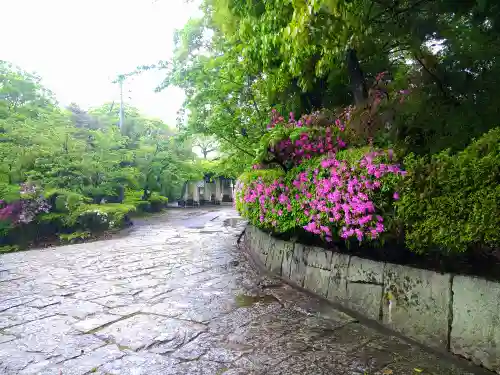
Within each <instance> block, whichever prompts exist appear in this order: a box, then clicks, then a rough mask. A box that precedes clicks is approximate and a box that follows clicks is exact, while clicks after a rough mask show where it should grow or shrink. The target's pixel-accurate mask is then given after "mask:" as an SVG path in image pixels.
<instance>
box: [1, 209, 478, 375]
mask: <svg viewBox="0 0 500 375" xmlns="http://www.w3.org/2000/svg"><path fill="white" fill-rule="evenodd" d="M235 217H236V213H235V212H234V211H233V210H232V209H231V208H219V209H198V210H190V209H185V210H171V211H169V212H168V213H167V214H165V215H162V216H159V217H156V218H154V219H149V220H147V221H146V222H145V223H144V224H143V225H140V226H138V227H137V228H134V229H133V230H132V231H131V232H130V233H129V234H128V235H126V236H123V237H120V238H115V239H111V240H106V241H100V242H93V243H88V244H79V245H70V246H62V247H57V248H51V249H43V250H32V251H27V252H20V253H14V254H6V255H3V256H0V374H1V375H10V374H16V375H17V374H23V375H24V374H41V375H47V374H55V375H69V374H71V375H73V374H74V375H77V374H78V375H83V374H113V375H115V374H116V375H139V374H144V375H156V374H162V375H168V374H207V375H222V374H224V375H243V374H269V375H271V374H273V375H274V374H276V375H280V374H283V375H284V374H300V375H308V374H314V375H316V374H370V375H371V374H384V375H389V374H394V375H406V374H411V375H416V374H436V375H445V374H474V373H476V372H475V371H474V370H470V369H469V370H464V369H463V368H462V369H461V368H459V367H457V364H455V363H454V364H452V363H451V362H448V361H446V360H444V359H439V358H438V357H436V356H434V355H432V354H428V353H426V352H424V351H423V350H422V349H420V348H418V347H416V346H414V345H410V344H407V343H405V342H403V341H402V340H400V339H398V338H395V337H389V336H387V335H384V334H382V333H379V332H377V331H375V330H373V329H371V328H368V327H365V326H363V325H361V324H360V323H358V322H357V321H356V320H355V319H354V318H351V317H350V316H348V315H346V314H344V313H342V312H339V311H336V310H334V309H333V308H332V307H331V306H329V305H326V304H325V303H323V302H321V301H318V300H315V299H314V298H311V297H309V296H308V295H306V294H304V293H302V292H299V291H296V290H294V289H292V288H291V287H289V286H288V285H284V284H282V283H281V282H280V281H279V280H273V279H270V278H269V277H265V276H262V275H259V273H258V272H257V271H256V270H254V269H253V268H252V266H251V264H250V263H249V262H248V261H247V260H246V258H245V256H244V255H243V254H242V252H241V250H239V249H238V248H237V247H236V240H237V237H238V236H239V234H240V233H241V231H242V228H243V224H244V223H243V222H239V221H237V220H234V219H232V218H235ZM228 224H230V225H228Z"/></svg>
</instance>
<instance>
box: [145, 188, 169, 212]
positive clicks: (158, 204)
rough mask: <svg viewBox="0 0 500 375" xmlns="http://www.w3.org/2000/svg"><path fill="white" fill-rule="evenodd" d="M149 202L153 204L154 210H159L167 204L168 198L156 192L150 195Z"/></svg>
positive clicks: (152, 208) (152, 209)
mask: <svg viewBox="0 0 500 375" xmlns="http://www.w3.org/2000/svg"><path fill="white" fill-rule="evenodd" d="M148 202H149V203H150V205H151V211H152V212H159V211H161V210H162V209H163V208H165V207H166V206H167V204H168V198H167V197H164V196H162V195H160V194H158V193H156V192H154V193H153V194H151V196H150V197H149V199H148Z"/></svg>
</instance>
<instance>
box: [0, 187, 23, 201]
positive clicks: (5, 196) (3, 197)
mask: <svg viewBox="0 0 500 375" xmlns="http://www.w3.org/2000/svg"><path fill="white" fill-rule="evenodd" d="M19 198H20V195H19V186H18V185H9V184H6V183H3V182H0V201H4V202H6V203H11V202H13V201H16V200H18V199H19Z"/></svg>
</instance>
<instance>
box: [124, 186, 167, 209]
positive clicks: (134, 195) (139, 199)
mask: <svg viewBox="0 0 500 375" xmlns="http://www.w3.org/2000/svg"><path fill="white" fill-rule="evenodd" d="M143 197H144V193H143V192H142V191H127V192H126V194H125V199H124V201H123V203H124V204H128V205H132V206H134V207H135V209H136V212H138V213H144V212H159V211H161V210H162V209H163V208H165V207H166V206H167V204H168V198H167V197H164V196H162V195H160V194H158V193H157V192H153V193H151V195H150V196H149V198H147V199H143Z"/></svg>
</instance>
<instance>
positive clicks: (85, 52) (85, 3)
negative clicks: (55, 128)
mask: <svg viewBox="0 0 500 375" xmlns="http://www.w3.org/2000/svg"><path fill="white" fill-rule="evenodd" d="M195 3H198V1H195V2H193V3H191V4H186V3H185V0H121V1H120V0H0V8H1V9H2V20H1V29H2V33H3V35H4V37H3V38H2V41H1V43H0V60H7V61H10V62H12V63H14V64H16V65H19V66H20V67H21V68H23V69H25V70H28V71H35V72H37V73H38V74H39V75H40V76H41V77H42V78H43V83H44V85H45V86H46V87H47V88H49V89H51V90H52V91H54V93H55V94H56V97H57V100H58V101H59V102H60V103H61V104H62V105H67V104H69V103H70V102H75V103H78V104H79V105H80V106H81V107H82V108H88V107H90V106H97V105H100V104H102V103H103V102H106V101H112V100H118V99H119V90H118V86H117V85H113V84H112V83H111V81H112V80H113V79H114V78H116V76H117V75H118V74H120V73H127V72H130V71H133V70H134V69H135V68H136V67H137V66H139V65H148V64H152V63H156V62H157V61H159V60H167V59H169V58H170V56H171V54H172V49H173V33H174V30H175V29H176V28H181V27H182V26H183V25H184V23H185V22H186V21H187V20H188V19H189V18H190V17H192V16H197V15H198V14H199V13H198V12H199V11H198V9H197V6H196V4H195ZM163 75H164V73H161V72H147V73H144V74H143V75H141V76H138V77H134V78H133V79H132V80H131V81H130V82H129V83H128V84H127V85H126V86H125V92H126V95H125V98H126V100H127V102H128V103H130V104H132V105H135V106H136V107H138V108H139V109H140V110H142V111H143V112H144V113H145V114H146V115H148V116H153V117H160V118H162V119H163V120H165V121H166V122H167V123H168V124H169V125H171V126H174V125H175V119H176V112H177V110H178V109H179V108H180V106H181V104H182V101H183V99H184V98H183V93H182V91H181V90H179V89H176V88H171V89H167V90H165V91H163V92H162V93H160V94H155V93H154V92H153V89H154V88H155V87H156V85H157V84H158V83H160V82H161V80H162V78H163ZM128 91H130V92H128ZM129 97H130V98H131V99H129Z"/></svg>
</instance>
